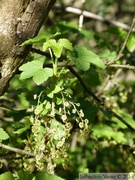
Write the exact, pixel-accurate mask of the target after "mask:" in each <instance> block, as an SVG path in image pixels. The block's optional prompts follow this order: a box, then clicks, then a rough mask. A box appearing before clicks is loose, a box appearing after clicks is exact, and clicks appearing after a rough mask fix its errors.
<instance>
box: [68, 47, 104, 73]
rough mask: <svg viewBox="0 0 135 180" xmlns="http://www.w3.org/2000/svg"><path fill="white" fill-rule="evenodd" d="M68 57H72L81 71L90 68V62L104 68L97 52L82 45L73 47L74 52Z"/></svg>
mask: <svg viewBox="0 0 135 180" xmlns="http://www.w3.org/2000/svg"><path fill="white" fill-rule="evenodd" d="M69 58H70V59H72V60H73V61H74V62H75V64H76V66H77V67H78V68H79V69H81V70H83V71H87V70H88V69H89V68H90V64H91V63H92V64H94V65H96V66H98V67H100V68H102V69H104V68H105V65H104V63H103V61H102V59H100V58H99V56H98V55H97V54H95V53H93V52H92V51H90V50H87V49H86V48H85V47H83V46H79V47H75V49H74V53H70V55H69Z"/></svg>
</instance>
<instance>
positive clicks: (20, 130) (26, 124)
mask: <svg viewBox="0 0 135 180" xmlns="http://www.w3.org/2000/svg"><path fill="white" fill-rule="evenodd" d="M30 126H31V122H30V120H29V119H27V121H26V123H25V124H24V127H22V128H19V129H17V130H16V131H14V134H22V133H23V132H25V131H27V130H28V129H29V128H30Z"/></svg>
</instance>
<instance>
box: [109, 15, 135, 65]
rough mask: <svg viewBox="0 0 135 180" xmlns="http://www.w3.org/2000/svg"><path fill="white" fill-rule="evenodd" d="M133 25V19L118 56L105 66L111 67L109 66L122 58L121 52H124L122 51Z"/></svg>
mask: <svg viewBox="0 0 135 180" xmlns="http://www.w3.org/2000/svg"><path fill="white" fill-rule="evenodd" d="M134 25H135V18H134V19H133V22H132V25H131V27H130V29H129V32H128V34H127V37H126V39H125V41H124V43H123V45H122V47H121V49H120V52H119V54H118V56H117V57H116V58H114V59H113V60H111V61H109V62H108V63H107V64H106V65H111V64H113V63H115V62H116V61H118V60H119V59H120V58H121V57H122V56H123V51H124V49H125V47H126V44H127V42H128V39H129V36H130V34H131V32H132V31H133V28H134Z"/></svg>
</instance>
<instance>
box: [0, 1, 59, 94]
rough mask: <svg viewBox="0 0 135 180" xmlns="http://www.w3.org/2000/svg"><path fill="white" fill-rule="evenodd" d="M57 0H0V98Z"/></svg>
mask: <svg viewBox="0 0 135 180" xmlns="http://www.w3.org/2000/svg"><path fill="white" fill-rule="evenodd" d="M55 1H56V0H8V1H7V0H6V1H5V0H0V95H2V94H3V93H4V92H5V91H6V90H7V88H8V86H9V82H10V80H11V78H12V77H13V76H14V74H15V73H16V72H17V70H18V68H19V66H20V65H21V64H22V63H23V62H24V59H25V57H26V56H27V55H28V53H29V51H30V48H31V47H30V46H27V47H21V46H20V44H21V43H22V42H24V41H25V40H27V39H29V38H32V37H34V36H36V35H37V33H38V31H39V29H40V27H41V26H42V24H43V22H44V20H45V19H46V17H47V15H48V13H49V11H50V9H51V8H52V6H53V4H54V3H55Z"/></svg>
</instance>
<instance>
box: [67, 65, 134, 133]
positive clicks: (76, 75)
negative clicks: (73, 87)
mask: <svg viewBox="0 0 135 180" xmlns="http://www.w3.org/2000/svg"><path fill="white" fill-rule="evenodd" d="M67 68H68V69H69V70H70V72H71V73H72V74H73V75H74V76H75V77H76V78H77V79H78V81H79V82H80V84H81V86H82V87H83V89H84V91H85V92H87V93H88V95H90V96H92V97H93V99H94V100H95V101H96V102H98V103H99V104H100V105H101V106H102V107H103V109H104V110H106V111H108V112H110V113H111V114H112V115H113V116H114V117H116V118H117V119H119V120H120V121H121V122H122V123H124V124H125V125H126V126H127V127H128V128H129V129H130V130H131V131H135V129H134V128H133V127H132V126H130V125H129V124H128V123H127V122H126V121H125V120H124V119H123V118H122V117H121V116H120V115H118V114H117V113H115V112H114V111H113V110H112V109H111V108H110V107H107V106H106V105H105V104H104V103H103V101H102V100H101V99H99V98H98V97H97V96H96V95H95V94H94V93H93V92H91V91H90V90H89V88H88V87H87V86H86V85H85V83H84V82H83V80H82V78H81V77H80V75H79V74H78V73H77V72H76V71H75V70H74V69H73V68H72V67H71V66H67Z"/></svg>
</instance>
